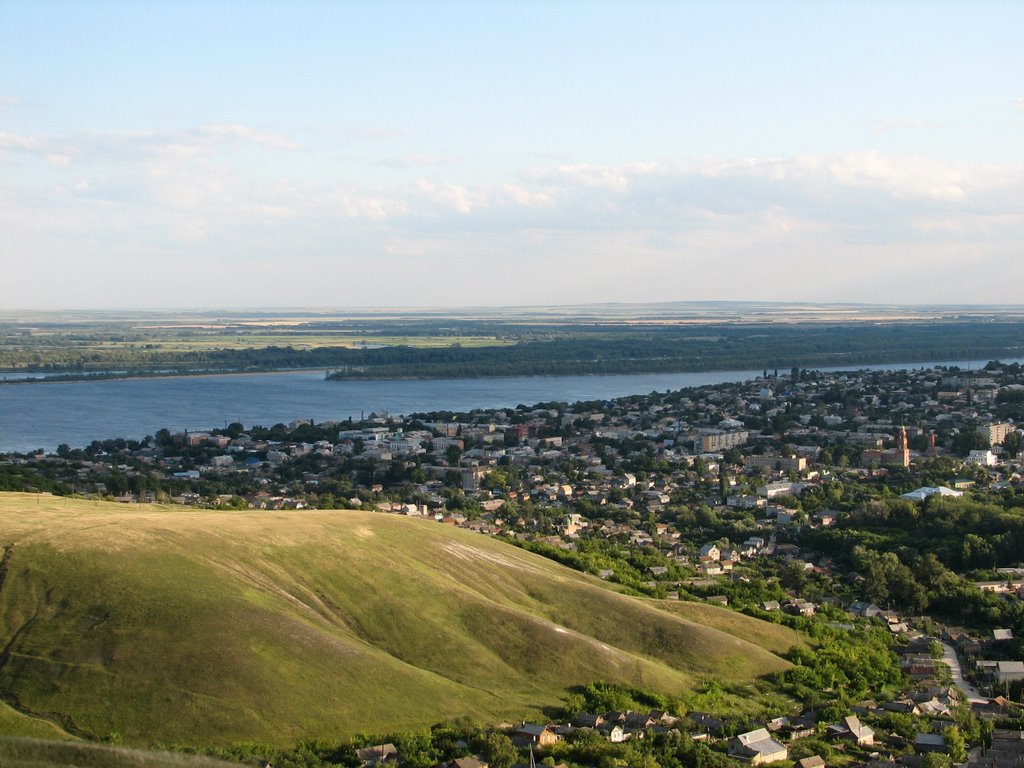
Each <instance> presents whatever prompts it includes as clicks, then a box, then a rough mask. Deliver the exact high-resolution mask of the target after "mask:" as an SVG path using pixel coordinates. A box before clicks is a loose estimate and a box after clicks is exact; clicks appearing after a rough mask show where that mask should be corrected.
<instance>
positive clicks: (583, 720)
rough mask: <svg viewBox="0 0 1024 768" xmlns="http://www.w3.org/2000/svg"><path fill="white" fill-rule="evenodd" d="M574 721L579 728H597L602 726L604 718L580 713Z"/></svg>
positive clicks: (588, 713)
mask: <svg viewBox="0 0 1024 768" xmlns="http://www.w3.org/2000/svg"><path fill="white" fill-rule="evenodd" d="M575 721H576V725H578V726H579V727H580V728H599V727H601V725H603V724H604V718H603V717H601V715H595V714H592V713H590V712H580V713H579V714H578V715H576V718H575Z"/></svg>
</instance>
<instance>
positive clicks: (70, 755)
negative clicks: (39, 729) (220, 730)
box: [0, 737, 239, 768]
mask: <svg viewBox="0 0 1024 768" xmlns="http://www.w3.org/2000/svg"><path fill="white" fill-rule="evenodd" d="M0 765H2V766H4V768H67V766H75V768H239V766H238V764H236V763H228V762H224V761H223V760H213V759H211V758H208V757H201V756H197V755H186V754H180V753H176V752H148V751H142V750H137V749H125V748H124V747H110V746H107V745H104V744H86V743H83V742H75V743H66V742H65V743H59V742H54V741H41V740H38V739H25V738H9V737H0Z"/></svg>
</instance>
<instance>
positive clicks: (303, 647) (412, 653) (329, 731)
mask: <svg viewBox="0 0 1024 768" xmlns="http://www.w3.org/2000/svg"><path fill="white" fill-rule="evenodd" d="M0 543H2V544H3V545H4V546H5V548H6V551H7V553H8V554H7V559H6V560H5V563H6V565H5V568H4V573H5V578H4V581H3V585H2V588H0V647H3V646H6V645H8V644H9V652H8V653H6V654H5V655H4V656H3V657H0V662H2V663H0V697H2V698H3V699H5V700H7V701H8V702H16V705H17V707H18V708H19V710H21V711H22V712H26V713H35V714H36V715H37V716H44V717H45V718H46V719H49V720H53V721H55V722H60V723H61V724H62V725H63V726H64V728H65V730H67V731H68V732H70V733H72V734H78V735H83V736H87V737H91V738H103V737H105V736H107V735H108V734H111V733H117V734H120V735H121V736H122V737H123V738H124V739H125V740H126V741H127V742H128V743H134V744H155V743H175V742H179V743H180V742H188V743H194V744H224V743H229V742H233V741H238V740H247V739H252V740H257V741H263V742H269V743H290V742H293V741H295V740H297V739H299V738H304V737H323V738H336V739H340V738H344V737H348V736H351V735H353V734H354V733H356V732H358V731H364V732H371V733H372V732H382V731H393V730H395V729H400V728H406V727H415V726H423V725H427V724H430V723H434V722H438V721H442V720H448V719H452V718H457V717H468V718H470V719H471V720H475V721H478V722H485V723H486V722H497V721H500V720H505V719H515V718H532V717H540V716H542V715H541V714H540V713H541V711H542V709H543V708H545V707H550V706H558V705H559V703H560V702H561V701H562V700H563V699H564V697H565V696H566V695H567V692H568V691H567V689H568V688H569V687H570V686H573V685H577V684H581V683H585V682H589V681H593V680H598V679H607V680H612V681H617V682H622V683H626V684H630V685H637V686H642V687H646V688H652V689H655V690H659V691H662V692H663V693H666V694H669V695H672V696H679V695H682V694H685V693H687V692H689V691H692V690H693V689H694V687H695V686H696V685H697V683H698V682H699V681H700V680H701V679H703V678H705V677H711V676H714V677H715V678H716V679H720V680H721V681H723V683H725V684H728V683H730V682H732V683H738V684H744V683H748V682H749V681H751V680H753V679H754V678H756V677H757V676H759V675H763V674H766V673H769V672H773V671H777V670H781V669H784V668H786V667H787V666H788V665H787V663H786V662H785V661H783V660H782V659H781V658H780V657H779V656H778V655H777V654H778V652H780V651H782V650H785V649H786V648H789V647H790V646H792V645H794V644H797V643H799V642H800V638H799V636H798V635H796V633H794V632H792V631H791V630H789V629H786V628H784V627H780V626H778V625H772V624H767V623H764V622H759V621H757V620H755V619H750V618H748V617H744V616H740V615H738V614H734V613H731V612H728V611H727V610H725V609H710V610H707V611H702V612H701V614H700V615H695V616H694V618H693V620H691V619H690V618H684V617H682V616H678V615H675V613H674V611H675V609H672V610H665V609H663V608H662V607H661V606H662V605H663V604H664V603H663V602H660V601H653V600H645V599H640V598H633V597H629V596H626V595H622V594H620V593H618V592H615V591H613V590H612V589H610V588H609V587H608V586H607V585H605V584H604V583H603V582H600V581H599V580H597V579H594V578H592V577H588V576H585V575H583V574H580V573H577V572H575V571H572V570H569V569H566V568H564V567H561V566H559V565H557V564H555V563H553V562H551V561H549V560H546V559H544V558H541V557H539V556H535V555H532V554H530V553H527V552H524V551H522V550H520V549H518V548H515V547H511V546H509V545H507V544H504V543H502V542H500V541H497V540H494V539H490V538H488V537H484V536H480V535H477V534H471V533H468V532H465V531H461V530H456V529H452V528H450V527H448V526H442V525H438V524H436V523H433V522H425V521H417V520H409V519H405V518H401V517H397V516H392V515H384V514H379V513H366V512H351V511H332V512H326V511H324V512H309V511H306V512H302V511H299V512H252V511H250V512H232V513H227V512H214V511H204V510H195V509H189V508H181V507H159V506H130V507H129V506H124V505H117V504H112V503H103V502H88V501H81V500H67V499H59V498H55V497H48V496H35V495H28V494H2V495H0ZM43 713H45V715H44V714H43Z"/></svg>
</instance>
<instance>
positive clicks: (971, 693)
mask: <svg viewBox="0 0 1024 768" xmlns="http://www.w3.org/2000/svg"><path fill="white" fill-rule="evenodd" d="M940 645H941V646H942V660H943V661H944V662H946V664H948V665H949V671H950V672H952V673H953V683H954V684H955V685H956V686H957V688H959V689H960V690H962V691H963V692H964V693H965V694H967V698H968V699H970V701H971V703H972V704H973V703H979V704H985V703H987V702H988V698H987V697H986V696H982V695H981V691H979V690H978V689H977V688H975V687H974V686H973V685H971V684H970V683H968V682H967V681H966V680H964V678H963V675H962V674H961V673H960V659H958V658H957V655H956V651H955V650H954V649H953V646H951V645H947V644H946V643H940Z"/></svg>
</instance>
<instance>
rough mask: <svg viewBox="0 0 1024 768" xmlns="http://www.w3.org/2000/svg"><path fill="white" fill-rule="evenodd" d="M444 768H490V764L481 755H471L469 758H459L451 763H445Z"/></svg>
mask: <svg viewBox="0 0 1024 768" xmlns="http://www.w3.org/2000/svg"><path fill="white" fill-rule="evenodd" d="M444 768H490V763H488V762H486V761H485V760H484V759H483V758H481V757H480V755H470V756H469V757H457V758H455V759H454V760H452V761H451V762H450V763H444Z"/></svg>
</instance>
